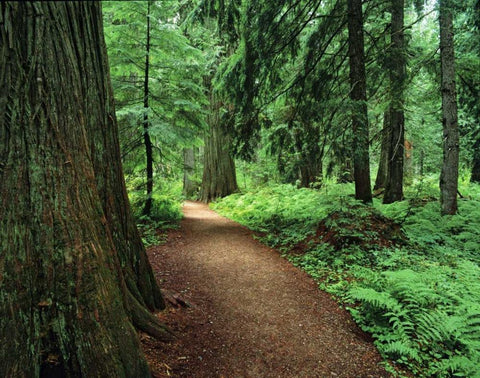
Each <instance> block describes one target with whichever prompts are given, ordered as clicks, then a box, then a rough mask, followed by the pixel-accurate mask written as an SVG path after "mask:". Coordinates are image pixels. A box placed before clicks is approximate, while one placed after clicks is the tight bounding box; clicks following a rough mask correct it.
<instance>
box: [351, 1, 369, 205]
mask: <svg viewBox="0 0 480 378" xmlns="http://www.w3.org/2000/svg"><path fill="white" fill-rule="evenodd" d="M347 3H348V45H349V58H350V59H349V62H350V86H351V90H350V98H351V100H352V102H353V103H354V110H353V115H352V124H353V175H354V178H355V198H356V199H358V200H361V201H363V202H365V203H371V202H372V190H371V183H370V158H369V141H368V116H367V85H366V75H365V52H364V39H363V12H362V0H348V2H347Z"/></svg>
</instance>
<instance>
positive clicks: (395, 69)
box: [383, 0, 407, 203]
mask: <svg viewBox="0 0 480 378" xmlns="http://www.w3.org/2000/svg"><path fill="white" fill-rule="evenodd" d="M390 6H391V13H392V18H391V20H392V23H391V46H390V52H389V76H390V107H389V117H388V119H389V121H390V122H389V127H388V129H389V133H388V136H389V138H390V141H389V143H388V147H389V150H388V164H387V167H388V168H387V180H386V183H385V194H384V196H383V203H393V202H396V201H401V200H403V165H404V155H405V150H404V142H405V113H404V102H405V100H404V97H405V95H404V92H405V91H404V88H405V79H406V55H407V54H406V48H405V33H404V8H405V4H404V0H391V5H390Z"/></svg>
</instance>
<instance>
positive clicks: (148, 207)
mask: <svg viewBox="0 0 480 378" xmlns="http://www.w3.org/2000/svg"><path fill="white" fill-rule="evenodd" d="M150 6H151V1H150V0H148V1H147V41H146V45H145V80H144V84H143V109H144V114H143V142H144V144H145V158H146V162H147V198H146V199H145V206H144V208H143V215H147V216H150V214H151V212H152V202H153V199H152V193H153V146H152V141H151V139H150V132H149V128H150V121H149V119H148V111H149V103H148V102H149V101H148V100H149V97H150V92H149V86H148V84H149V79H150Z"/></svg>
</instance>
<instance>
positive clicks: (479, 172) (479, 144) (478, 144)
mask: <svg viewBox="0 0 480 378" xmlns="http://www.w3.org/2000/svg"><path fill="white" fill-rule="evenodd" d="M470 181H471V182H476V183H480V137H479V138H478V139H477V140H476V141H475V144H474V145H473V159H472V176H471V177H470Z"/></svg>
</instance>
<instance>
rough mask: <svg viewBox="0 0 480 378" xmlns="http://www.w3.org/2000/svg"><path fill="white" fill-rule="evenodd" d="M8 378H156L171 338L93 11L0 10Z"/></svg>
mask: <svg viewBox="0 0 480 378" xmlns="http://www.w3.org/2000/svg"><path fill="white" fill-rule="evenodd" d="M0 25H1V27H0V36H1V38H0V76H1V81H0V83H1V86H2V87H1V88H0V162H2V163H1V165H0V201H1V202H0V223H1V224H0V243H1V244H0V340H2V343H1V345H0V361H1V363H0V376H5V377H38V376H65V377H80V376H91V377H116V376H127V377H144V376H149V371H148V367H147V364H146V362H145V360H144V358H143V355H142V353H141V349H140V344H139V341H138V336H137V334H136V332H135V328H134V326H137V327H138V328H141V329H143V330H145V331H148V332H150V333H152V334H155V335H157V336H159V337H163V338H168V333H167V331H165V330H164V329H163V328H162V327H161V326H160V325H159V324H158V323H157V322H156V318H154V317H153V316H152V315H151V314H150V312H148V311H147V309H146V308H149V309H150V310H155V309H159V308H162V307H163V306H164V305H163V300H162V297H161V294H160V291H159V288H158V286H157V284H156V281H155V279H154V277H153V274H152V270H151V267H150V265H149V263H148V260H147V258H146V254H145V250H144V248H143V245H142V243H141V240H140V238H139V235H138V232H137V230H136V227H135V224H134V222H133V218H132V216H131V211H130V208H129V205H128V200H127V195H126V190H125V185H124V182H123V174H122V168H121V163H120V150H119V145H118V137H117V130H116V119H115V113H114V107H113V96H112V90H111V85H110V77H109V72H108V62H107V57H106V47H105V44H104V39H103V30H102V28H103V26H102V16H101V9H100V6H99V4H98V3H97V2H32V3H28V2H18V3H14V2H7V3H2V5H1V8H0Z"/></svg>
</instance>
